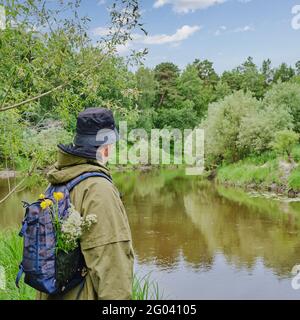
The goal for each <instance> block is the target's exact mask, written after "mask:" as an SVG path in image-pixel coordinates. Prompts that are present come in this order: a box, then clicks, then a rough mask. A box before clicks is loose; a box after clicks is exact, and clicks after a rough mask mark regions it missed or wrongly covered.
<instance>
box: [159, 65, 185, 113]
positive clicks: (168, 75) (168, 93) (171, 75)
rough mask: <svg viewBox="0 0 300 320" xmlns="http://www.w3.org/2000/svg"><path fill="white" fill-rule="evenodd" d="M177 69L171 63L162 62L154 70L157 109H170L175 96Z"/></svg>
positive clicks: (178, 72)
mask: <svg viewBox="0 0 300 320" xmlns="http://www.w3.org/2000/svg"><path fill="white" fill-rule="evenodd" d="M179 74H180V71H179V68H178V67H177V66H176V65H175V64H174V63H171V62H163V63H160V64H159V65H157V66H156V67H155V69H154V75H155V79H156V80H157V82H158V92H157V97H158V98H157V104H158V107H161V106H166V107H172V106H173V105H172V104H173V103H174V97H176V95H177V90H176V81H177V79H178V77H179Z"/></svg>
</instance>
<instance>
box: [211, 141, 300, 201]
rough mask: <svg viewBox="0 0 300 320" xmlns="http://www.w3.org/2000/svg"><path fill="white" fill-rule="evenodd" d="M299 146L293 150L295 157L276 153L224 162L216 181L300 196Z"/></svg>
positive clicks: (218, 171) (250, 188)
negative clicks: (290, 157)
mask: <svg viewBox="0 0 300 320" xmlns="http://www.w3.org/2000/svg"><path fill="white" fill-rule="evenodd" d="M299 164H300V147H299V146H297V147H296V148H294V149H293V152H292V161H289V160H288V159H287V157H279V156H276V155H275V154H273V153H265V154H262V155H261V156H253V157H248V158H245V159H244V160H241V161H239V162H236V163H233V164H228V165H222V166H220V167H219V168H217V169H216V171H215V177H214V179H215V181H216V182H217V183H220V184H223V185H227V186H231V187H239V188H243V189H246V190H255V191H268V192H273V193H277V194H283V195H286V196H288V197H290V198H296V197H300V165H299Z"/></svg>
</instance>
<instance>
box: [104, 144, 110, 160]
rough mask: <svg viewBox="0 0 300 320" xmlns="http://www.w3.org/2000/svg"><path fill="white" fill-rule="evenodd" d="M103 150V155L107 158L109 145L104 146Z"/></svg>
mask: <svg viewBox="0 0 300 320" xmlns="http://www.w3.org/2000/svg"><path fill="white" fill-rule="evenodd" d="M103 151H104V157H106V158H107V157H108V155H109V146H105V147H104V150H103Z"/></svg>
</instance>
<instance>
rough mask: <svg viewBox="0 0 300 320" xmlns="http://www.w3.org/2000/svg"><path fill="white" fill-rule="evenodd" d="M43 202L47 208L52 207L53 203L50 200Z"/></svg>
mask: <svg viewBox="0 0 300 320" xmlns="http://www.w3.org/2000/svg"><path fill="white" fill-rule="evenodd" d="M45 202H46V203H47V205H48V207H51V206H53V202H52V200H50V199H46V200H45Z"/></svg>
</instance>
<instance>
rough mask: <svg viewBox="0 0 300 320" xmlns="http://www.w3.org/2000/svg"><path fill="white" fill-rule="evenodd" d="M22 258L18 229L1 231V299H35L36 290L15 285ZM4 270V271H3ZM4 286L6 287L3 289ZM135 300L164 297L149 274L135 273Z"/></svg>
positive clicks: (22, 283) (22, 285)
mask: <svg viewBox="0 0 300 320" xmlns="http://www.w3.org/2000/svg"><path fill="white" fill-rule="evenodd" d="M21 260H22V239H21V238H20V237H19V236H18V232H17V230H7V231H2V232H0V300H34V299H35V295H36V293H35V292H36V291H35V290H34V289H32V288H31V287H29V286H27V285H26V284H24V282H23V280H21V282H20V289H18V288H17V287H16V285H15V278H16V275H17V273H18V268H19V264H20V261H21ZM3 271H4V273H3ZM2 287H5V289H4V290H2ZM132 291H133V300H158V299H162V298H163V293H162V292H160V289H159V286H158V284H157V283H156V282H154V281H152V280H151V279H150V277H149V276H144V277H139V276H137V275H135V277H134V282H133V287H132Z"/></svg>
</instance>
